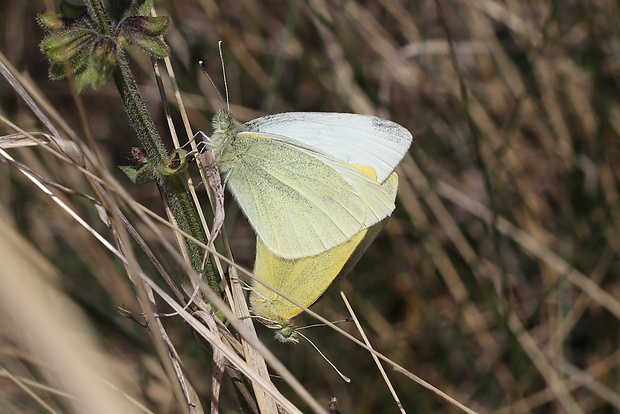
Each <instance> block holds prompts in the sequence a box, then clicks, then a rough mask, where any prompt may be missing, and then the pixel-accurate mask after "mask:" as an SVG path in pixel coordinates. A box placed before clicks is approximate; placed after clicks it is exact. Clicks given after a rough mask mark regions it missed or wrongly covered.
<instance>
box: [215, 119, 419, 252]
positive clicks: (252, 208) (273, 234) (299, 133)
mask: <svg viewBox="0 0 620 414" xmlns="http://www.w3.org/2000/svg"><path fill="white" fill-rule="evenodd" d="M411 141H412V136H411V134H410V133H409V131H407V130H406V129H405V128H403V127H402V126H400V125H398V124H396V123H394V122H392V121H388V120H385V119H381V118H377V117H374V116H364V115H357V114H344V113H320V112H290V113H281V114H276V115H269V116H265V117H261V118H257V119H254V120H252V121H249V122H247V123H246V124H241V123H240V122H238V121H236V120H235V119H234V118H233V117H232V116H231V115H230V113H229V112H228V111H220V112H218V113H217V114H216V115H215V117H214V119H213V135H212V136H211V137H210V138H208V140H207V142H206V143H207V145H208V147H210V148H211V149H212V150H213V151H214V153H215V158H216V161H217V162H218V164H219V166H220V171H221V172H222V173H223V174H224V177H225V182H226V183H227V186H228V189H229V190H230V192H231V193H232V194H233V196H234V197H235V199H236V200H237V203H238V204H239V206H240V207H241V209H242V210H243V212H244V214H245V215H246V217H247V218H248V220H249V221H250V224H251V225H252V227H253V228H254V230H255V231H256V234H257V235H258V237H259V238H260V240H261V241H262V242H263V243H264V244H265V245H266V247H267V248H268V249H269V251H271V252H272V253H273V254H274V255H276V256H278V257H281V258H284V259H288V260H294V259H298V258H302V257H308V256H314V255H317V254H319V253H322V252H325V251H327V250H329V249H332V248H333V247H336V246H338V245H340V244H343V243H345V242H347V241H348V240H350V239H351V238H352V237H353V236H354V235H355V234H357V233H358V232H360V231H361V230H363V229H365V228H368V227H370V226H372V225H373V224H375V223H377V222H379V221H381V220H383V219H384V218H386V217H388V216H389V215H390V214H391V213H392V211H393V210H394V201H393V195H392V194H390V192H389V191H387V190H386V189H385V188H384V187H382V186H381V185H380V184H381V183H382V182H383V181H384V180H385V179H386V178H387V177H388V176H389V174H390V173H391V172H392V171H393V170H394V168H395V167H396V165H397V164H398V163H399V162H400V160H401V159H402V158H403V156H404V154H405V153H406V152H407V150H408V149H409V146H410V145H411ZM360 166H367V167H370V168H372V169H374V171H375V173H376V179H375V178H374V177H371V176H369V175H368V174H367V173H364V172H362V171H360V169H359V167H360Z"/></svg>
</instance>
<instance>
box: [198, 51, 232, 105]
mask: <svg viewBox="0 0 620 414" xmlns="http://www.w3.org/2000/svg"><path fill="white" fill-rule="evenodd" d="M198 64H199V65H200V69H202V73H204V74H205V76H206V77H207V79H209V82H211V86H213V89H215V93H217V96H218V98H220V102H222V103H224V99H222V94H221V93H220V91H219V90H218V89H217V86H215V82H213V79H211V76H209V73H208V72H207V68H205V63H204V62H203V61H202V60H199V61H198ZM226 101H228V88H226Z"/></svg>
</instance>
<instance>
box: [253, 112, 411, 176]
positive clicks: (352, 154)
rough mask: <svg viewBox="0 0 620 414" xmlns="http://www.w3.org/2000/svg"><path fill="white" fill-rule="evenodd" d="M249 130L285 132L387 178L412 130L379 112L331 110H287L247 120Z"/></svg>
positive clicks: (281, 133)
mask: <svg viewBox="0 0 620 414" xmlns="http://www.w3.org/2000/svg"><path fill="white" fill-rule="evenodd" d="M245 126H246V127H247V128H248V130H250V131H255V132H261V133H270V134H276V135H280V136H285V137H288V138H290V139H293V140H295V141H299V142H302V143H305V144H307V145H309V146H311V147H313V148H316V149H319V150H321V151H322V152H324V153H327V154H329V155H331V156H332V157H334V158H336V159H339V160H340V161H343V162H344V163H346V164H358V165H367V166H371V167H372V168H374V169H375V170H376V172H377V180H378V181H379V182H383V181H385V179H386V178H387V177H388V175H389V174H390V173H391V172H392V171H393V170H394V168H396V165H398V163H399V162H400V161H401V160H402V159H403V157H404V155H405V153H406V152H407V150H408V149H409V146H410V145H411V142H412V140H413V137H412V136H411V133H410V132H409V131H407V130H406V129H405V128H403V127H402V126H400V125H398V124H397V123H395V122H392V121H388V120H386V119H381V118H377V117H376V116H367V115H359V114H344V113H332V112H285V113H280V114H274V115H267V116H264V117H261V118H257V119H254V120H252V121H249V122H247V123H246V124H245Z"/></svg>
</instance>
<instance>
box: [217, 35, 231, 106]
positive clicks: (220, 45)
mask: <svg viewBox="0 0 620 414" xmlns="http://www.w3.org/2000/svg"><path fill="white" fill-rule="evenodd" d="M217 46H218V48H219V49H220V61H221V62H222V75H224V92H226V110H227V111H228V113H230V101H229V100H228V81H227V80H226V67H225V66H224V53H223V52H222V41H221V40H220V41H219V42H218V43H217Z"/></svg>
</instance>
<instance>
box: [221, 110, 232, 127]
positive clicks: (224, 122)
mask: <svg viewBox="0 0 620 414" xmlns="http://www.w3.org/2000/svg"><path fill="white" fill-rule="evenodd" d="M231 125H232V118H231V117H230V115H228V114H222V116H220V129H221V130H222V131H226V130H227V129H228V128H230V126H231Z"/></svg>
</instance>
